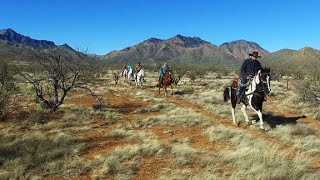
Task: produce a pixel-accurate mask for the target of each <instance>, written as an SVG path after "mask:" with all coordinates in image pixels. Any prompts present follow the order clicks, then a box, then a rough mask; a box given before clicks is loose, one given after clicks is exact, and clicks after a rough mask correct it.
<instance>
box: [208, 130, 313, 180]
mask: <svg viewBox="0 0 320 180" xmlns="http://www.w3.org/2000/svg"><path fill="white" fill-rule="evenodd" d="M223 129H225V130H223ZM205 133H206V134H207V135H208V136H209V138H210V139H211V140H214V141H223V142H229V143H232V144H233V145H234V146H235V148H234V149H232V150H225V151H223V152H221V155H222V156H223V157H224V159H225V160H226V161H227V162H228V163H231V164H233V165H234V166H235V167H236V168H237V171H235V172H233V173H232V174H231V176H230V179H247V178H248V179H296V178H298V179H300V178H309V177H314V176H315V175H317V174H319V173H318V172H317V171H316V170H315V169H313V168H312V166H311V162H309V161H308V160H305V159H302V158H299V157H295V158H293V159H291V158H290V157H289V156H288V155H287V154H283V153H281V152H279V151H278V150H277V148H276V147H268V145H267V144H265V143H264V142H262V141H257V140H255V139H254V138H253V137H251V136H250V135H247V134H243V133H242V132H241V131H239V130H234V129H231V128H226V127H223V126H212V127H209V128H208V129H207V130H206V132H205ZM225 134H228V135H225ZM266 147H267V148H266Z"/></svg>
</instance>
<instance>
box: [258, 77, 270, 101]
mask: <svg viewBox="0 0 320 180" xmlns="http://www.w3.org/2000/svg"><path fill="white" fill-rule="evenodd" d="M264 75H267V80H264V79H262V76H264ZM268 78H270V74H269V73H268V72H264V73H260V76H259V80H260V83H259V84H261V87H262V90H260V91H258V90H257V92H263V93H264V95H265V97H267V96H268V94H269V92H270V91H269V82H270V80H269V79H268ZM266 89H268V91H269V92H266Z"/></svg>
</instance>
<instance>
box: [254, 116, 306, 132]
mask: <svg viewBox="0 0 320 180" xmlns="http://www.w3.org/2000/svg"><path fill="white" fill-rule="evenodd" d="M255 116H256V117H254V118H255V119H257V118H258V116H257V115H255ZM304 118H306V116H305V115H301V116H293V117H285V116H280V115H274V114H272V113H266V114H263V121H264V122H265V123H267V124H268V125H269V126H270V128H272V129H274V128H276V127H277V125H286V124H292V125H295V124H297V120H299V119H304Z"/></svg>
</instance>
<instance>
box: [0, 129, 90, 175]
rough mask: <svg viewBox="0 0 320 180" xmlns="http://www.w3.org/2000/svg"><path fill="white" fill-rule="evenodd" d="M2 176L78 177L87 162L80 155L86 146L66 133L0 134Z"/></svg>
mask: <svg viewBox="0 0 320 180" xmlns="http://www.w3.org/2000/svg"><path fill="white" fill-rule="evenodd" d="M0 136H1V138H0V139H1V144H2V145H1V146H0V154H1V161H0V163H1V164H2V168H1V170H0V171H1V173H0V175H4V176H3V177H1V179H7V178H8V177H10V178H14V179H20V178H23V179H24V178H27V177H32V176H35V175H40V176H48V175H60V176H73V175H75V176H77V175H80V173H81V170H83V169H84V168H85V167H86V166H87V165H88V164H87V162H86V161H84V160H83V159H81V158H79V156H80V155H81V154H82V153H83V152H84V151H85V150H86V149H87V146H86V144H85V143H84V142H83V140H81V139H77V138H74V137H72V136H68V135H65V134H59V135H57V136H56V137H54V138H48V137H46V136H45V135H43V134H34V135H25V136H17V135H4V134H1V135H0Z"/></svg>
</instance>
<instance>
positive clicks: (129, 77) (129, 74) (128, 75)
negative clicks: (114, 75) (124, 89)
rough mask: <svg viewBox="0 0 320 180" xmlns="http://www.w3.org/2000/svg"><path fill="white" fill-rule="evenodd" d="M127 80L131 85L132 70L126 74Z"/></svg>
mask: <svg viewBox="0 0 320 180" xmlns="http://www.w3.org/2000/svg"><path fill="white" fill-rule="evenodd" d="M127 78H128V82H129V84H130V83H131V79H132V69H129V71H128V73H127Z"/></svg>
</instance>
